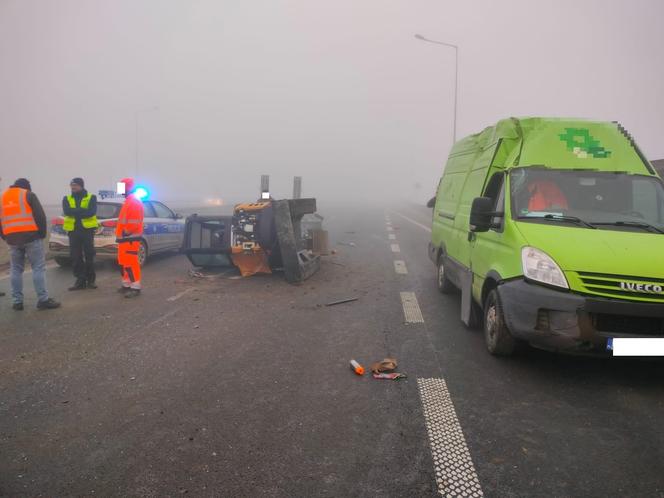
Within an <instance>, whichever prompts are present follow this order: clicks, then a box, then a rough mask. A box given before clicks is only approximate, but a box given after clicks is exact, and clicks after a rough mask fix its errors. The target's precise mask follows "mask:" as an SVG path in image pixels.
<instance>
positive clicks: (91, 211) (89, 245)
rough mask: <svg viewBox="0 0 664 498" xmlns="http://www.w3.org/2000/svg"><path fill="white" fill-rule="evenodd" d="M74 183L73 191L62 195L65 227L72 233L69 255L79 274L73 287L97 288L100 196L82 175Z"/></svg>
mask: <svg viewBox="0 0 664 498" xmlns="http://www.w3.org/2000/svg"><path fill="white" fill-rule="evenodd" d="M70 187H71V194H69V195H66V196H65V197H64V198H63V199H62V211H63V213H64V223H63V226H62V228H63V229H64V231H65V232H67V234H68V235H69V255H70V257H71V263H72V266H73V268H74V277H75V278H76V282H75V283H74V285H73V286H72V287H70V288H69V290H70V291H75V290H82V289H96V288H97V284H96V283H95V280H96V279H97V276H96V273H95V232H96V231H97V228H98V227H99V222H98V221H97V197H96V196H94V195H92V194H90V193H88V191H87V190H85V182H84V181H83V179H82V178H74V179H73V180H72V181H71V183H70Z"/></svg>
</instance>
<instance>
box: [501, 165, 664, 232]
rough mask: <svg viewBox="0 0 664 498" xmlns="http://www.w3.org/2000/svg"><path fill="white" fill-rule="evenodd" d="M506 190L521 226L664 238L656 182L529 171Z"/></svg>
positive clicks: (663, 194)
mask: <svg viewBox="0 0 664 498" xmlns="http://www.w3.org/2000/svg"><path fill="white" fill-rule="evenodd" d="M510 188H511V197H512V216H513V218H515V219H518V220H519V221H529V222H535V223H556V224H561V225H569V226H577V227H581V228H599V229H603V230H620V231H634V232H637V231H638V232H644V233H645V232H650V233H659V234H664V184H662V181H661V180H659V179H658V178H654V177H650V176H641V175H630V174H627V173H609V172H602V171H593V170H588V171H580V170H572V171H571V170H556V169H548V168H535V167H530V168H516V169H514V170H513V171H512V172H511V173H510Z"/></svg>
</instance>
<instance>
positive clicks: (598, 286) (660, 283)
mask: <svg viewBox="0 0 664 498" xmlns="http://www.w3.org/2000/svg"><path fill="white" fill-rule="evenodd" d="M577 275H578V276H579V280H580V281H581V284H582V286H583V290H584V291H585V292H586V293H588V294H594V295H597V296H605V297H612V298H617V299H625V300H630V301H642V302H650V303H664V279H657V278H644V277H631V276H625V275H606V274H601V273H585V272H579V273H577Z"/></svg>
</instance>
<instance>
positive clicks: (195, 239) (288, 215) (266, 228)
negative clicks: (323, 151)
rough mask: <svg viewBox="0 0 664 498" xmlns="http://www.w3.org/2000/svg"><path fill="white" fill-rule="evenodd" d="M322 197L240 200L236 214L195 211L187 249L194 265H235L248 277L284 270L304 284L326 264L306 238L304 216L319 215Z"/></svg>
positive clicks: (290, 279)
mask: <svg viewBox="0 0 664 498" xmlns="http://www.w3.org/2000/svg"><path fill="white" fill-rule="evenodd" d="M315 211H316V199H284V200H271V199H270V200H260V201H257V202H255V203H247V204H238V205H236V206H235V208H234V210H233V214H232V216H201V215H197V214H195V215H192V216H189V217H188V218H187V220H186V225H185V234H184V240H183V247H182V252H183V253H184V254H186V255H187V257H188V258H189V261H191V263H192V264H193V265H194V266H197V267H202V268H219V267H231V266H235V267H237V268H238V269H239V270H240V273H241V274H242V276H243V277H246V276H251V275H254V274H257V273H272V272H273V271H274V270H283V272H284V275H285V277H286V280H287V281H288V282H290V283H298V282H302V281H304V280H306V279H307V278H309V277H310V276H311V275H313V274H314V273H316V272H317V271H318V269H319V268H320V256H319V255H314V254H313V253H312V252H311V250H310V249H309V248H308V247H309V246H310V244H309V241H308V240H307V239H305V238H303V237H302V229H301V224H302V218H303V217H304V216H305V215H307V214H312V213H315Z"/></svg>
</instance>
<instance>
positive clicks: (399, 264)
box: [394, 260, 408, 275]
mask: <svg viewBox="0 0 664 498" xmlns="http://www.w3.org/2000/svg"><path fill="white" fill-rule="evenodd" d="M394 271H395V272H397V273H398V274H400V275H406V274H407V273H408V270H407V269H406V262H405V261H401V260H396V261H395V262H394Z"/></svg>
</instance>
